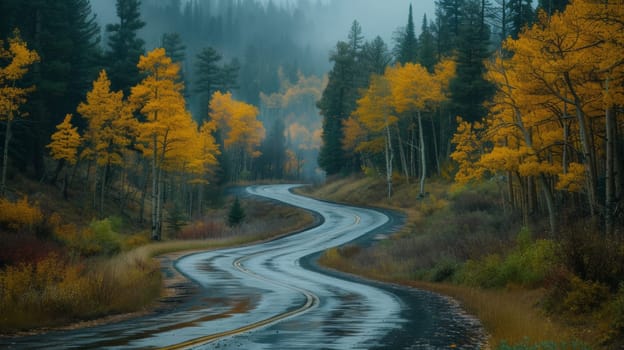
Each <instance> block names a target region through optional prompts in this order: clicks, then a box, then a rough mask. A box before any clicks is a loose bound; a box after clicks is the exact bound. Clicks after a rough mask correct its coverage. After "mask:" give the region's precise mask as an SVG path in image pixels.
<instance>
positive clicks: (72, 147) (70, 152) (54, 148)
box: [46, 114, 82, 165]
mask: <svg viewBox="0 0 624 350" xmlns="http://www.w3.org/2000/svg"><path fill="white" fill-rule="evenodd" d="M71 118H72V115H71V114H67V115H66V116H65V119H63V121H62V122H61V123H60V124H59V125H57V126H56V132H55V133H54V134H52V136H51V139H52V142H50V144H48V145H47V146H46V147H48V148H49V149H50V155H51V156H52V158H54V159H56V160H65V161H66V162H68V163H69V164H71V165H74V164H76V161H77V160H78V147H80V144H81V143H82V140H81V139H80V134H78V128H77V127H74V126H73V125H72V123H71Z"/></svg>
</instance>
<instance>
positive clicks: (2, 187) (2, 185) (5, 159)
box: [0, 112, 13, 196]
mask: <svg viewBox="0 0 624 350" xmlns="http://www.w3.org/2000/svg"><path fill="white" fill-rule="evenodd" d="M12 120H13V112H10V113H9V118H8V119H7V123H6V130H5V132H4V149H3V152H2V182H0V196H4V194H5V193H6V175H7V169H8V167H9V141H10V140H11V121H12Z"/></svg>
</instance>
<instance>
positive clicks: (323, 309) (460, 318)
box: [0, 185, 483, 349]
mask: <svg viewBox="0 0 624 350" xmlns="http://www.w3.org/2000/svg"><path fill="white" fill-rule="evenodd" d="M291 187H292V186H288V185H272V186H254V187H250V188H248V189H247V191H248V192H249V193H251V194H253V195H258V196H263V197H267V198H271V199H274V200H279V201H283V202H285V203H288V204H291V205H295V206H299V207H302V208H306V209H308V210H311V211H314V212H316V213H318V214H320V215H321V216H322V218H323V222H322V224H320V225H319V226H317V227H315V228H312V229H310V230H306V231H304V232H301V233H298V234H296V235H291V236H287V237H284V238H281V239H278V240H274V241H270V242H266V243H262V244H257V245H253V246H247V247H238V248H231V249H223V250H218V251H210V252H203V253H198V254H193V255H189V256H186V257H183V258H181V259H180V260H178V261H177V262H176V268H177V269H178V270H179V271H180V272H182V273H183V274H185V275H186V276H187V277H189V278H190V279H192V280H193V281H194V282H195V283H197V285H196V286H195V287H194V288H193V290H192V291H190V292H189V295H188V296H187V297H185V298H183V299H182V300H180V305H178V306H176V307H175V308H174V309H173V310H168V311H167V312H158V313H156V314H154V315H149V316H145V317H141V318H137V319H132V320H128V321H124V322H120V323H117V324H110V325H105V326H99V327H93V328H89V329H82V330H77V331H67V332H53V333H49V334H45V335H40V336H32V337H23V338H13V339H0V348H10V349H49V348H84V349H86V348H125V349H128V348H131V349H146V348H160V347H166V346H174V347H175V346H176V344H180V343H183V342H188V343H187V344H186V345H187V346H188V347H192V348H197V349H451V348H455V349H478V348H480V345H481V343H482V340H483V336H482V331H481V327H480V325H479V323H478V321H477V320H475V319H474V318H472V317H471V316H469V315H467V314H465V313H464V312H463V311H462V310H461V308H459V306H458V305H457V304H456V303H455V302H454V301H452V300H450V299H448V298H445V297H442V296H439V295H436V294H433V293H429V292H425V291H420V290H415V289H407V288H403V287H394V286H389V285H385V284H378V283H374V282H369V281H363V280H360V279H357V278H352V277H348V276H344V275H341V274H337V273H331V272H327V271H323V270H322V269H320V268H318V267H317V266H316V265H315V262H314V261H315V257H316V256H318V254H319V252H321V251H323V250H325V249H327V248H330V247H334V246H338V245H342V244H344V243H347V242H350V241H353V240H357V239H362V238H361V237H362V236H364V235H371V234H374V233H375V232H376V231H379V230H388V229H391V227H389V226H392V225H393V222H392V221H391V220H390V219H391V218H390V217H389V216H388V215H385V214H383V213H381V212H379V211H376V210H371V209H362V208H354V207H348V206H342V205H337V204H332V203H326V202H321V201H316V200H313V199H310V198H305V197H301V196H297V195H294V194H292V193H290V191H289V190H290V188H291Z"/></svg>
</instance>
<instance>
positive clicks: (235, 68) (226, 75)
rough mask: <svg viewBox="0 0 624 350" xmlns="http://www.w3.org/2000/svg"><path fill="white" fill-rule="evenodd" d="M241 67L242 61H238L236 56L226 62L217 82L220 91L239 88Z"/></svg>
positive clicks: (224, 91)
mask: <svg viewBox="0 0 624 350" xmlns="http://www.w3.org/2000/svg"><path fill="white" fill-rule="evenodd" d="M240 68H241V66H240V62H238V60H237V59H236V58H233V59H232V60H231V61H230V63H226V64H224V65H223V67H221V69H220V74H219V80H218V84H217V86H218V90H219V91H221V92H222V93H226V92H231V91H232V90H236V89H238V73H239V71H240Z"/></svg>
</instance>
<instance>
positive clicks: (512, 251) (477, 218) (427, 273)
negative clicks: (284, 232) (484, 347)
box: [301, 177, 600, 349]
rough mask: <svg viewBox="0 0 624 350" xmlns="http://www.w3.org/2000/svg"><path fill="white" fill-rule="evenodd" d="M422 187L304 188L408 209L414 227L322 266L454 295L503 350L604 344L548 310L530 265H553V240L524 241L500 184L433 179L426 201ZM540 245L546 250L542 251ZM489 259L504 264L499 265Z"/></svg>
mask: <svg viewBox="0 0 624 350" xmlns="http://www.w3.org/2000/svg"><path fill="white" fill-rule="evenodd" d="M416 187H417V186H410V185H408V184H400V183H399V184H396V186H395V195H394V196H393V198H392V199H391V200H388V199H387V197H386V192H385V188H384V184H383V182H382V181H379V180H378V179H375V178H371V177H360V178H355V179H354V178H347V179H339V180H335V181H333V182H330V183H329V184H327V185H326V186H323V187H320V188H313V189H311V188H307V189H303V190H301V193H303V194H307V195H311V196H312V197H316V198H321V199H325V200H331V201H336V202H342V203H349V204H356V205H358V204H360V205H361V204H365V205H376V206H380V207H385V208H391V209H395V210H401V211H403V212H405V213H406V214H407V225H406V226H405V227H404V228H403V229H402V230H401V231H400V232H398V233H395V234H393V235H391V236H390V238H389V239H387V240H383V241H381V242H379V243H376V244H374V245H373V246H371V247H366V248H363V247H359V246H354V245H347V246H343V247H340V248H333V249H330V250H328V251H326V252H325V253H324V254H323V255H322V256H321V258H320V261H319V263H320V264H321V265H323V266H326V267H328V268H332V269H336V270H340V271H344V272H347V273H352V274H356V275H361V276H365V277H367V278H371V279H376V280H380V281H385V282H391V283H398V284H403V285H408V286H412V287H417V288H421V289H426V290H430V291H433V292H437V293H440V294H444V295H448V296H450V297H453V298H455V299H456V300H458V301H459V302H460V303H461V304H462V305H463V307H464V308H465V309H466V310H467V311H468V312H470V313H471V314H473V315H475V316H476V317H478V318H479V319H480V320H481V321H482V324H483V325H484V327H485V329H486V331H487V332H488V335H489V337H490V338H489V344H490V346H491V347H492V348H495V349H516V348H517V349H573V348H579V349H581V348H583V347H582V346H581V345H578V347H577V345H575V344H580V343H578V342H575V340H577V339H580V340H581V341H585V342H586V343H588V344H598V343H599V342H600V340H598V339H596V335H595V334H589V332H582V331H579V328H578V327H574V326H570V325H569V323H568V319H566V318H562V317H559V316H557V317H554V316H551V314H549V313H547V312H546V311H545V310H544V308H543V307H542V303H543V301H544V296H545V294H546V293H547V290H546V289H545V288H543V285H541V284H540V283H541V282H538V283H535V281H534V279H535V278H533V277H535V276H533V275H532V274H530V273H529V272H534V271H533V270H531V269H529V267H531V268H532V266H524V265H523V264H526V263H531V264H532V265H534V264H533V262H535V264H537V265H539V266H542V270H544V269H546V266H545V265H543V264H542V263H543V262H546V261H547V258H548V257H550V256H552V254H551V253H550V250H548V249H546V248H548V247H549V245H548V244H545V243H542V242H544V241H542V240H541V239H542V238H543V237H534V238H528V239H527V242H526V243H522V244H521V243H520V242H519V241H518V237H519V233H518V232H522V230H520V226H519V224H517V223H514V220H513V218H512V217H510V216H509V214H508V212H507V213H506V212H505V208H504V204H502V203H499V202H498V201H499V200H500V194H499V193H500V192H499V191H498V189H497V188H496V187H495V186H494V185H492V184H486V186H484V187H481V188H477V189H472V190H466V189H463V190H462V191H451V190H450V185H449V184H446V183H444V182H433V183H429V184H428V187H427V189H428V191H429V194H428V195H427V196H426V197H425V198H418V196H417V192H416V191H417V188H416ZM523 246H526V249H525V248H521V247H523ZM540 247H541V248H543V249H541V250H540V249H537V248H540ZM544 247H546V248H544ZM540 252H543V253H544V254H541V253H540ZM537 253H540V254H537ZM495 258H496V259H495ZM484 261H485V262H489V261H498V262H499V263H498V264H496V266H494V265H492V264H484V263H482V262H484ZM467 262H469V263H468V264H467ZM492 266H494V268H490V267H492ZM539 266H538V267H536V269H535V270H536V271H538V272H539V271H540V268H539ZM470 268H472V269H470ZM527 274H528V275H530V276H525V275H527ZM535 275H536V276H537V275H539V274H535ZM490 276H493V277H494V278H493V279H492V278H490ZM477 277H478V278H477ZM482 277H483V278H482ZM529 277H530V278H529ZM537 277H539V276H537ZM537 277H536V278H537ZM540 278H542V279H543V278H544V276H542V277H540ZM481 280H485V281H486V282H488V283H490V282H491V283H494V282H496V285H494V286H492V287H488V288H484V287H483V286H481V285H479V283H480V282H483V281H481ZM498 280H500V281H501V282H500V283H498ZM516 280H517V281H518V282H516ZM510 281H511V282H510ZM506 344H519V345H518V347H514V346H509V345H506Z"/></svg>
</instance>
